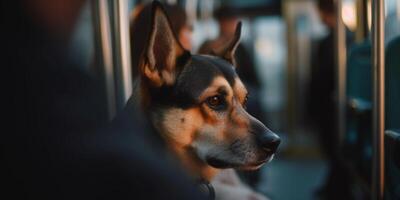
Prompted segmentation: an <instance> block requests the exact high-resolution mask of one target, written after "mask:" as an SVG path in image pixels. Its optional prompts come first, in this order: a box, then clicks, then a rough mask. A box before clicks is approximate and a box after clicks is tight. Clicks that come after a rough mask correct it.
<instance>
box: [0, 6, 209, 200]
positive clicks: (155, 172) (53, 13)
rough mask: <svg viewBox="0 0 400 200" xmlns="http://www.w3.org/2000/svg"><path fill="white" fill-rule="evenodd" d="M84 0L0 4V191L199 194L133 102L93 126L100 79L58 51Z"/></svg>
mask: <svg viewBox="0 0 400 200" xmlns="http://www.w3.org/2000/svg"><path fill="white" fill-rule="evenodd" d="M84 2H85V1H83V0H32V1H24V0H15V1H2V2H1V17H0V20H1V24H2V27H3V28H2V31H1V33H0V34H1V36H0V40H1V44H2V47H1V49H2V52H1V58H2V59H1V62H2V66H6V68H5V69H6V73H3V74H5V75H6V76H7V77H8V78H9V79H6V80H5V81H6V84H5V86H6V89H8V90H6V91H7V92H5V93H4V94H5V96H6V97H5V99H7V100H9V101H10V102H7V103H6V104H5V106H4V107H5V109H3V114H4V116H6V118H7V119H6V121H7V123H6V127H4V128H3V131H2V139H1V142H0V144H1V147H0V149H1V161H2V162H1V163H2V164H1V167H0V169H1V172H0V173H1V175H0V177H1V179H0V181H1V183H2V185H3V187H2V190H1V191H2V192H1V198H2V199H205V198H204V197H203V195H202V194H200V193H198V191H197V190H196V189H194V186H193V185H192V184H191V183H190V181H188V179H187V177H186V176H185V174H183V173H182V172H181V171H179V167H177V166H174V164H173V163H171V162H170V161H168V160H167V159H166V158H165V156H164V155H163V154H164V153H163V152H165V151H164V150H163V149H164V147H163V146H162V145H158V144H157V143H155V142H154V141H153V138H152V137H151V136H148V135H151V131H150V130H149V129H147V126H146V125H145V124H146V123H145V122H142V121H141V119H142V117H141V116H140V114H138V113H137V112H136V110H135V108H127V109H126V110H125V111H124V112H122V114H121V115H120V116H118V117H117V119H115V121H114V122H113V124H112V125H107V128H103V124H107V123H106V117H105V114H104V112H105V108H104V106H103V105H102V104H101V103H100V102H101V99H104V94H102V91H103V89H102V88H99V87H98V86H99V85H101V84H99V83H98V82H96V80H95V79H94V77H92V76H90V75H88V74H86V73H85V71H83V70H81V69H82V67H81V66H76V65H74V64H72V63H73V62H71V61H70V59H69V58H68V53H67V51H68V50H67V49H68V44H69V39H70V36H71V33H72V31H73V28H74V26H75V23H76V20H77V17H78V15H79V13H80V9H81V7H82V6H83V4H84ZM3 80H4V79H3ZM9 122H11V123H9ZM6 130H7V131H6Z"/></svg>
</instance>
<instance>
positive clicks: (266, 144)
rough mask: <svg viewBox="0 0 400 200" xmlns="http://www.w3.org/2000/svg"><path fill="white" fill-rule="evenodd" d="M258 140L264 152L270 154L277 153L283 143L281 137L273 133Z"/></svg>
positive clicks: (266, 134) (263, 135)
mask: <svg viewBox="0 0 400 200" xmlns="http://www.w3.org/2000/svg"><path fill="white" fill-rule="evenodd" d="M258 140H259V143H260V145H261V147H262V148H263V150H264V151H266V152H268V153H275V152H276V150H277V149H278V146H279V144H280V143H281V139H280V138H279V136H278V135H276V134H275V133H272V132H267V133H264V134H262V135H260V136H259V137H258Z"/></svg>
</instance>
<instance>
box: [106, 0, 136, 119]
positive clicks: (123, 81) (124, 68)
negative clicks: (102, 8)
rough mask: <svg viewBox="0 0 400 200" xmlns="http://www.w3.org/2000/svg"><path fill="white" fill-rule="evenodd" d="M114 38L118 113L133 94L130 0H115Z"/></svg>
mask: <svg viewBox="0 0 400 200" xmlns="http://www.w3.org/2000/svg"><path fill="white" fill-rule="evenodd" d="M111 6H112V14H113V15H112V16H111V17H112V24H113V28H112V33H113V34H112V36H113V37H112V38H113V62H114V70H115V79H116V81H115V82H116V91H117V93H116V104H117V111H118V110H121V109H123V107H124V106H125V103H126V101H127V100H128V99H129V97H130V96H131V94H132V73H131V49H130V37H129V8H128V7H129V6H128V0H113V1H111Z"/></svg>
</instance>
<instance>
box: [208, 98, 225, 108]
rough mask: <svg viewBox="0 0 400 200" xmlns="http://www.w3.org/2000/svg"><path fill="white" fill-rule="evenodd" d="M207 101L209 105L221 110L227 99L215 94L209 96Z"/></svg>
mask: <svg viewBox="0 0 400 200" xmlns="http://www.w3.org/2000/svg"><path fill="white" fill-rule="evenodd" d="M206 102H207V104H208V106H209V107H211V108H212V109H214V110H221V109H223V108H224V106H225V100H224V98H223V97H222V96H220V95H215V96H212V97H209V98H207V100H206Z"/></svg>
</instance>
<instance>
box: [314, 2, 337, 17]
mask: <svg viewBox="0 0 400 200" xmlns="http://www.w3.org/2000/svg"><path fill="white" fill-rule="evenodd" d="M318 8H319V9H320V10H321V11H322V12H326V13H329V14H335V10H336V9H335V2H334V0H318Z"/></svg>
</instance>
